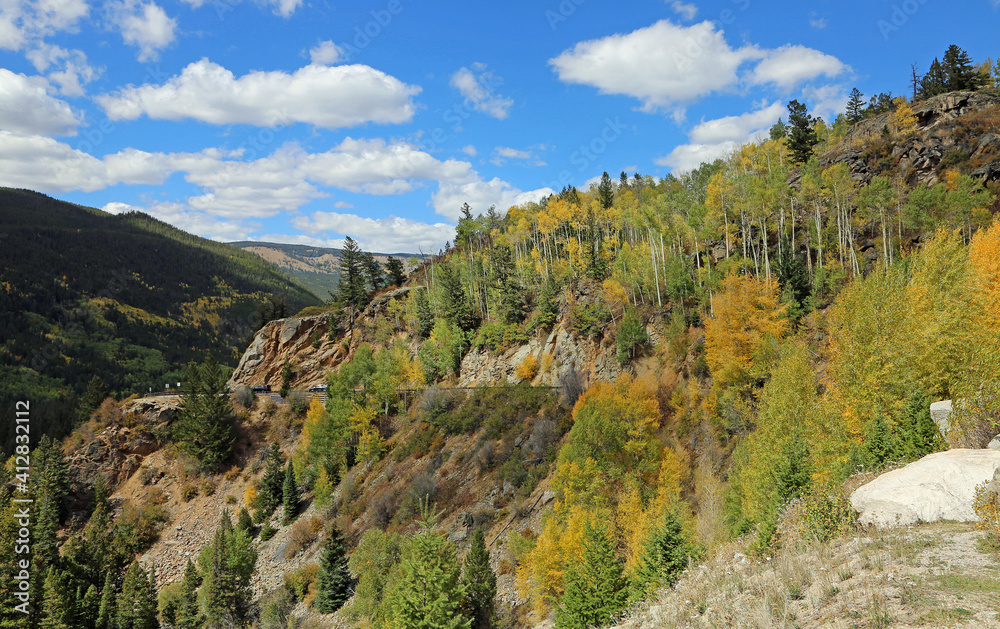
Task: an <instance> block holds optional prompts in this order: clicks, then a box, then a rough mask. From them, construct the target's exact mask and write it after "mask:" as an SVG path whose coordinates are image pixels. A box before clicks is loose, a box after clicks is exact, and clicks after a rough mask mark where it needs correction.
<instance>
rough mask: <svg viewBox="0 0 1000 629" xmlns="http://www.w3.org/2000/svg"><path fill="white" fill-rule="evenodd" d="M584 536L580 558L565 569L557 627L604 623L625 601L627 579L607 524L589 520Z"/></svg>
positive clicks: (579, 628)
mask: <svg viewBox="0 0 1000 629" xmlns="http://www.w3.org/2000/svg"><path fill="white" fill-rule="evenodd" d="M583 535H584V537H583V557H582V559H580V560H579V561H578V562H577V563H576V565H574V566H571V567H570V568H568V569H567V570H566V575H565V583H566V591H565V593H564V594H563V597H562V600H561V601H560V606H559V609H558V610H556V627H557V628H558V629H564V628H567V629H570V628H571V629H589V628H590V627H603V626H606V625H608V624H610V623H611V622H612V621H613V620H614V619H615V617H616V616H617V614H619V613H620V612H621V611H622V610H623V609H625V605H626V604H627V603H628V579H627V578H626V576H625V572H624V569H623V567H622V564H621V562H619V561H618V558H617V557H615V546H614V542H613V541H612V540H611V538H610V536H609V535H608V532H607V528H606V525H604V524H591V523H590V522H588V523H587V525H586V527H585V528H584V534H583Z"/></svg>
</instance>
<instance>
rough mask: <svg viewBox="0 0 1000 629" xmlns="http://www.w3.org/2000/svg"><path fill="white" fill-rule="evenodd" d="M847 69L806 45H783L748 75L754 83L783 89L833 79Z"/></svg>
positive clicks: (829, 56)
mask: <svg viewBox="0 0 1000 629" xmlns="http://www.w3.org/2000/svg"><path fill="white" fill-rule="evenodd" d="M847 69H848V67H847V66H846V65H844V63H842V62H841V61H840V60H839V59H837V58H836V57H834V56H833V55H828V54H825V53H822V52H820V51H818V50H813V49H812V48H806V47H805V46H792V45H788V46H782V47H780V48H777V49H775V50H771V51H769V52H768V53H767V57H765V58H764V59H763V60H762V61H761V62H760V63H758V64H757V67H756V68H754V70H753V73H752V74H751V75H750V80H751V81H752V82H753V83H755V84H758V85H760V84H764V83H773V84H775V85H777V86H778V87H780V88H782V89H784V90H791V89H792V88H793V87H795V86H796V85H798V84H800V83H802V82H803V81H807V80H809V79H814V78H816V77H819V76H827V77H829V78H834V77H836V76H839V75H840V74H841V73H843V72H845V71H846V70H847Z"/></svg>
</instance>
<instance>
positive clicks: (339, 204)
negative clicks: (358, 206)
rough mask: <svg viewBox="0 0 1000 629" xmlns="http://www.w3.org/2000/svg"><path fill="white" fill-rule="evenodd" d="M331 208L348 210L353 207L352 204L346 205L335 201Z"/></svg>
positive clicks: (343, 202)
mask: <svg viewBox="0 0 1000 629" xmlns="http://www.w3.org/2000/svg"><path fill="white" fill-rule="evenodd" d="M333 207H335V208H337V209H338V210H349V209H351V208H353V207H354V204H353V203H348V202H347V201H337V202H336V203H334V204H333Z"/></svg>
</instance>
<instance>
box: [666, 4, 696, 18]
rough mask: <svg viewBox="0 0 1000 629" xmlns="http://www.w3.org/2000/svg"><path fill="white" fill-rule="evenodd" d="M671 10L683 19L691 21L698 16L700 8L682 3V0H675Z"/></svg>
mask: <svg viewBox="0 0 1000 629" xmlns="http://www.w3.org/2000/svg"><path fill="white" fill-rule="evenodd" d="M670 8H671V9H672V10H673V12H674V13H676V14H677V15H679V16H681V18H682V19H685V20H687V21H689V22H690V21H691V20H693V19H694V17H695V16H696V15H698V7H696V6H694V5H693V4H688V3H686V2H681V0H673V2H671V3H670Z"/></svg>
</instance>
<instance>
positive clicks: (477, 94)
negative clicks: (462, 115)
mask: <svg viewBox="0 0 1000 629" xmlns="http://www.w3.org/2000/svg"><path fill="white" fill-rule="evenodd" d="M502 82H503V81H502V80H501V79H500V78H499V77H497V76H496V75H494V74H493V73H492V72H489V71H488V70H486V65H485V64H482V63H474V64H472V69H471V70H470V69H469V68H465V67H462V68H459V69H458V71H457V72H456V73H455V74H453V75H451V86H452V87H454V88H455V89H457V90H458V91H459V92H460V93H461V94H462V96H463V97H464V98H465V104H466V105H469V106H471V107H472V108H473V109H475V110H476V111H478V112H480V113H483V114H486V115H487V116H492V117H494V118H496V119H497V120H503V119H504V118H506V117H507V115H508V113H509V111H510V108H511V107H512V106H513V105H514V99H512V98H507V97H504V96H501V95H500V94H497V93H496V91H495V90H496V88H497V87H499V86H500V84H501V83H502Z"/></svg>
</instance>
